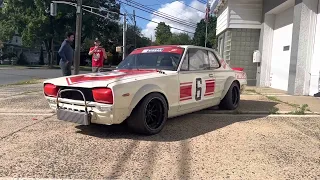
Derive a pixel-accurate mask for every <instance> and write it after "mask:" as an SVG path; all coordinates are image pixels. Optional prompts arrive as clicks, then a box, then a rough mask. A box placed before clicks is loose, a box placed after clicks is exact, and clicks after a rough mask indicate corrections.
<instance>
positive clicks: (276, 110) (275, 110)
mask: <svg viewBox="0 0 320 180" xmlns="http://www.w3.org/2000/svg"><path fill="white" fill-rule="evenodd" d="M278 112H279V108H277V107H272V108H271V109H270V111H269V113H270V114H279V113H278Z"/></svg>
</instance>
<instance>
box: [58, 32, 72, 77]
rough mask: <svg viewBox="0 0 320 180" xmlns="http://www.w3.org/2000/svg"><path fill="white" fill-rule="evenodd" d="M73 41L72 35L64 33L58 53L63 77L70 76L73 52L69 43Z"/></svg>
mask: <svg viewBox="0 0 320 180" xmlns="http://www.w3.org/2000/svg"><path fill="white" fill-rule="evenodd" d="M73 41H74V33H72V32H68V33H66V39H65V40H64V41H63V42H62V44H61V47H60V49H59V51H58V54H59V56H60V57H61V59H60V63H59V65H60V68H61V70H62V75H63V76H70V75H71V65H72V62H73V55H74V51H73V49H72V47H71V43H72V42H73Z"/></svg>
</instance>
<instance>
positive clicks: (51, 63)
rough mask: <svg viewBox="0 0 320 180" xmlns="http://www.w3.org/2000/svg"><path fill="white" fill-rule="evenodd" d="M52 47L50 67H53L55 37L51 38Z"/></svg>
mask: <svg viewBox="0 0 320 180" xmlns="http://www.w3.org/2000/svg"><path fill="white" fill-rule="evenodd" d="M50 47H51V48H50V61H49V67H50V68H52V67H53V52H54V46H53V38H51V42H50Z"/></svg>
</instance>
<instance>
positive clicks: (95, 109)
mask: <svg viewBox="0 0 320 180" xmlns="http://www.w3.org/2000/svg"><path fill="white" fill-rule="evenodd" d="M46 99H47V101H48V103H49V106H50V108H52V109H54V110H55V111H56V112H57V118H58V119H61V120H65V121H69V122H74V123H77V124H83V125H88V124H86V122H85V120H84V119H83V118H85V106H84V102H83V101H76V100H70V99H63V98H59V112H58V110H57V104H56V98H52V97H46ZM87 108H88V114H89V117H88V118H89V119H90V122H89V124H91V123H93V124H104V125H112V124H120V123H122V122H123V121H124V120H125V119H126V118H127V117H128V115H127V113H128V110H127V109H115V108H114V107H113V105H109V104H102V103H96V102H87ZM60 110H61V111H60ZM66 116H69V117H66Z"/></svg>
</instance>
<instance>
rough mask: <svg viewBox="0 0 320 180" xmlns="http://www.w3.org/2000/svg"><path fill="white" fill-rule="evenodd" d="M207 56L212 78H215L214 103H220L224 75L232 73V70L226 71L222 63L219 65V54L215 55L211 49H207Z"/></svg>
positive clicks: (224, 79)
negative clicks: (212, 74) (212, 73)
mask: <svg viewBox="0 0 320 180" xmlns="http://www.w3.org/2000/svg"><path fill="white" fill-rule="evenodd" d="M208 57H209V62H210V68H211V69H212V70H213V72H214V80H215V90H214V105H217V104H219V103H220V98H221V95H222V92H223V90H224V84H225V81H226V77H228V75H232V74H231V73H232V71H230V72H227V70H226V69H225V66H224V64H221V65H220V60H219V56H217V54H215V53H214V52H213V51H208ZM223 63H225V62H223Z"/></svg>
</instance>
